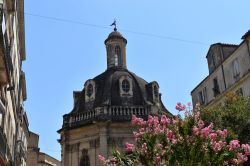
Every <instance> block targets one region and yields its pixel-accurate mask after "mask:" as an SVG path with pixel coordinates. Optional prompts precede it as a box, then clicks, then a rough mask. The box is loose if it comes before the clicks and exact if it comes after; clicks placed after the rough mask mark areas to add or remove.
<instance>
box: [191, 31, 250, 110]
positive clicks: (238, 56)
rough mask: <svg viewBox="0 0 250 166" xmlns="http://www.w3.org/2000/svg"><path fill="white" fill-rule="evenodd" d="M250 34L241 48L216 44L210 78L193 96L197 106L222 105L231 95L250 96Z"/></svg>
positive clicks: (211, 55) (210, 57) (212, 48)
mask: <svg viewBox="0 0 250 166" xmlns="http://www.w3.org/2000/svg"><path fill="white" fill-rule="evenodd" d="M249 36H250V32H249V31H248V32H247V33H246V34H245V35H244V36H243V37H242V39H243V41H242V42H241V43H240V44H239V45H232V44H222V43H216V44H213V45H211V46H210V49H209V51H208V53H207V61H208V68H209V75H208V76H207V77H206V78H205V79H204V80H203V81H202V82H201V83H200V84H199V85H198V86H196V87H195V88H194V90H193V91H192V92H191V95H192V101H193V104H194V105H195V104H196V103H200V104H202V105H205V106H215V105H218V104H220V103H221V102H222V101H223V100H224V98H225V94H227V93H228V92H233V93H237V94H240V95H243V96H248V95H250V46H249V40H250V37H249Z"/></svg>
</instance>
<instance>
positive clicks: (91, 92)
mask: <svg viewBox="0 0 250 166" xmlns="http://www.w3.org/2000/svg"><path fill="white" fill-rule="evenodd" d="M92 94H93V85H92V84H89V85H88V86H87V96H88V97H90V96H91V95H92Z"/></svg>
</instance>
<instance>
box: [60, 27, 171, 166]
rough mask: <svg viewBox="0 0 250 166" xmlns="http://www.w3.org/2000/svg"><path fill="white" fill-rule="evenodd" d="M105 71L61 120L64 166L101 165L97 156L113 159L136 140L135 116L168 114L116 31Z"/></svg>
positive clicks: (76, 94)
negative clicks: (131, 63) (130, 60)
mask: <svg viewBox="0 0 250 166" xmlns="http://www.w3.org/2000/svg"><path fill="white" fill-rule="evenodd" d="M104 43H105V46H106V50H107V69H106V71H104V72H103V73H102V74H100V75H98V76H96V77H94V78H93V79H89V80H87V81H86V82H85V83H84V87H83V90H81V91H74V92H73V97H74V107H73V109H72V111H71V112H70V113H68V114H66V115H64V116H63V125H62V128H61V129H60V130H59V131H58V133H60V135H61V137H60V140H59V142H60V144H61V149H62V166H89V165H91V166H94V165H99V161H98V159H97V155H98V154H102V155H104V156H106V157H107V156H109V155H111V151H112V149H113V148H116V149H120V150H122V149H123V148H124V145H125V143H126V142H133V134H132V127H131V123H130V121H131V117H132V115H136V116H138V117H142V118H147V116H148V115H150V114H154V115H161V114H166V115H168V116H172V114H171V113H169V112H168V110H167V109H166V108H165V107H164V105H163V103H162V101H161V94H160V93H159V84H158V83H157V82H156V81H152V82H147V81H145V80H144V79H143V78H141V77H139V76H137V75H136V74H134V73H133V72H131V71H129V70H128V69H127V63H126V44H127V40H126V39H125V38H124V37H123V36H122V34H121V33H119V32H118V31H117V29H116V28H115V29H114V31H113V32H111V33H110V34H109V36H108V38H107V39H106V40H105V42H104Z"/></svg>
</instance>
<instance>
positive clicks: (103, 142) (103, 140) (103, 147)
mask: <svg viewBox="0 0 250 166" xmlns="http://www.w3.org/2000/svg"><path fill="white" fill-rule="evenodd" d="M99 127H100V153H101V154H102V155H103V156H105V157H108V142H107V137H108V132H107V131H108V130H107V125H106V124H104V123H102V124H100V126H99Z"/></svg>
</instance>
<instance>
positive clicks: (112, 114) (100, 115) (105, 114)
mask: <svg viewBox="0 0 250 166" xmlns="http://www.w3.org/2000/svg"><path fill="white" fill-rule="evenodd" d="M148 112H149V111H148V109H147V108H145V107H143V106H133V107H122V106H111V107H99V108H96V109H95V110H92V111H87V112H82V113H77V114H69V115H66V116H65V117H64V125H66V126H69V127H71V126H75V125H77V124H79V123H80V124H82V123H87V122H89V121H90V120H92V121H94V120H100V119H101V120H112V119H123V118H126V119H131V117H132V115H136V116H140V117H146V116H147V115H148Z"/></svg>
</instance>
